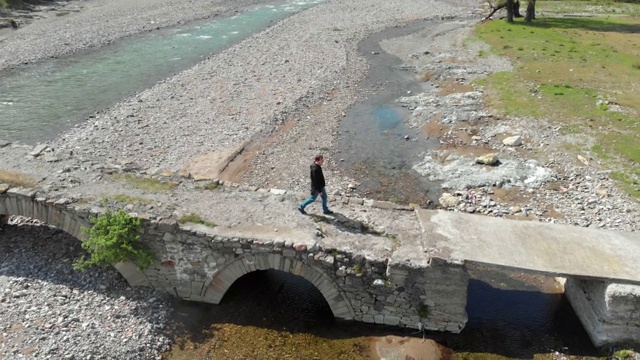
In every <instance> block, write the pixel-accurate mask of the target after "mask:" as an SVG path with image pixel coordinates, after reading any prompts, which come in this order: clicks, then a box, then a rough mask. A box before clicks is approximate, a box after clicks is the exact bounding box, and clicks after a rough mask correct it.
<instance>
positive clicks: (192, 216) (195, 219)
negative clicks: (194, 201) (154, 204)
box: [178, 213, 217, 227]
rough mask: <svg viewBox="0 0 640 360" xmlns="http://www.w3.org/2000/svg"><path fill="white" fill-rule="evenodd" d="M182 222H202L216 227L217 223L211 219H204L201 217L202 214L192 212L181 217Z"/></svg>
mask: <svg viewBox="0 0 640 360" xmlns="http://www.w3.org/2000/svg"><path fill="white" fill-rule="evenodd" d="M178 221H179V222H180V223H183V224H184V223H194V224H202V225H206V226H208V227H216V226H217V225H216V224H215V223H212V222H210V221H207V220H204V219H203V218H202V217H200V215H197V214H194V213H191V214H189V215H185V216H183V217H181V218H180V219H179V220H178Z"/></svg>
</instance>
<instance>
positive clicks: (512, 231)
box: [0, 184, 640, 346]
mask: <svg viewBox="0 0 640 360" xmlns="http://www.w3.org/2000/svg"><path fill="white" fill-rule="evenodd" d="M225 185H230V186H224V187H223V188H226V190H224V189H222V190H216V191H214V192H211V195H208V196H210V197H211V198H212V200H211V201H212V204H217V208H222V209H223V210H222V211H225V210H224V209H225V206H231V205H228V204H227V205H225V201H227V200H228V201H233V204H235V206H237V207H242V206H243V205H242V201H243V200H242V199H245V200H246V201H251V202H256V201H258V200H257V199H258V198H260V199H262V200H260V201H267V200H269V199H272V198H274V199H276V200H274V201H273V202H272V203H270V204H272V205H270V206H272V207H273V208H274V210H273V211H275V213H276V215H277V214H279V211H281V209H288V211H291V210H292V209H294V206H295V201H297V200H298V199H299V196H295V195H293V194H289V195H287V192H286V191H284V190H276V189H270V190H269V189H255V188H242V186H238V184H225ZM221 188H222V187H221ZM243 190H244V191H243ZM287 196H289V197H287ZM302 196H303V195H302ZM264 199H267V200H264ZM340 202H341V203H342V204H350V206H353V209H355V210H354V211H360V212H367V213H368V214H370V215H371V216H373V217H375V218H376V219H378V220H379V221H380V222H384V221H386V222H387V224H388V227H392V226H395V228H394V233H390V232H386V231H380V230H375V229H371V228H370V227H369V226H368V225H367V224H365V223H359V222H358V221H355V220H352V219H350V218H349V217H348V216H344V215H341V214H340V212H337V214H336V216H335V219H330V218H326V217H322V216H312V217H311V218H312V219H313V220H315V222H316V224H315V225H313V227H311V229H312V230H313V231H310V230H309V228H305V227H304V226H300V227H296V226H284V225H283V223H282V222H281V223H278V221H277V220H278V219H273V218H271V221H272V223H269V224H266V223H258V221H256V220H252V217H251V216H250V214H249V211H248V210H247V216H246V217H247V219H248V220H244V219H243V221H245V222H244V223H243V222H242V221H240V222H238V221H237V220H238V219H237V217H236V219H235V220H236V221H235V222H229V223H228V224H226V225H219V226H206V225H202V224H194V223H179V222H178V221H177V219H176V218H175V216H167V217H165V218H162V217H149V216H147V215H145V214H143V213H137V214H135V216H138V217H139V218H141V220H142V225H143V236H142V239H143V242H144V244H145V245H146V246H147V247H148V248H149V249H151V251H152V252H153V253H154V255H155V257H156V260H157V261H156V263H155V264H154V265H153V266H151V267H150V268H148V269H145V270H139V269H138V268H137V267H136V266H135V265H134V264H132V263H120V264H117V265H116V266H115V267H116V268H117V269H118V270H119V271H120V273H121V274H122V275H123V276H124V277H125V278H126V279H127V281H128V282H129V283H130V284H131V285H132V286H151V287H154V288H156V289H159V290H164V291H166V292H168V293H170V294H172V295H174V296H176V297H178V298H181V299H185V300H190V301H199V302H207V303H213V304H217V303H219V302H220V301H221V300H222V298H223V297H224V294H225V293H226V291H227V290H228V289H229V287H230V286H231V285H232V284H233V283H234V282H235V281H236V280H237V279H238V278H240V277H242V276H243V275H245V274H247V273H249V272H252V271H257V270H267V269H274V270H279V271H284V272H287V273H290V274H293V275H296V276H301V277H303V278H305V279H306V280H308V281H309V282H311V283H312V284H313V285H314V286H316V287H317V288H318V289H319V290H320V292H321V293H322V294H323V296H324V298H325V299H326V301H327V303H328V304H329V306H330V307H331V309H332V311H333V314H334V316H335V317H336V318H338V319H346V320H355V321H361V322H367V323H376V324H386V325H394V326H401V327H409V328H422V329H429V330H439V331H450V332H455V333H457V332H460V331H461V330H462V329H463V328H464V326H465V323H466V321H467V314H466V310H465V308H466V304H467V285H468V281H469V275H468V273H467V270H466V266H467V264H483V265H485V266H493V267H496V268H499V269H510V270H518V271H529V272H533V273H539V274H545V275H552V276H562V277H566V278H567V282H566V287H565V293H566V295H567V297H568V299H569V300H570V302H571V303H572V305H573V307H574V310H575V311H576V313H577V314H578V316H579V317H580V319H581V321H582V323H583V324H584V326H585V328H586V330H587V331H588V333H589V334H590V336H591V339H592V340H593V342H594V344H595V345H596V346H602V345H605V344H610V343H615V342H622V341H634V340H637V339H640V286H638V285H640V266H638V265H637V264H638V259H639V258H640V234H637V233H629V232H614V231H604V230H592V229H586V228H578V227H571V226H564V225H553V224H544V223H537V222H527V221H515V220H504V219H498V218H489V217H484V216H478V215H469V214H460V213H453V212H446V211H434V210H424V209H420V208H414V207H408V206H402V205H397V204H393V203H386V202H378V201H372V200H365V199H342V200H340ZM278 204H283V205H278ZM277 206H281V207H279V208H278V207H277ZM212 209H213V205H212ZM247 209H249V207H247ZM103 211H104V209H103V208H99V207H92V206H91V205H88V204H83V202H75V203H73V202H70V201H69V200H68V199H65V198H56V197H47V196H45V195H42V194H40V193H38V192H37V191H35V190H32V189H25V188H11V187H10V186H8V185H1V184H0V214H6V215H23V216H27V217H31V218H36V219H39V220H42V221H44V222H46V223H49V224H51V225H53V226H56V227H57V228H59V229H61V230H63V231H65V232H67V233H69V234H71V235H72V236H74V237H76V238H78V239H80V240H82V239H83V232H82V230H81V229H82V228H83V227H88V226H90V222H89V217H90V216H96V215H99V214H101V213H103ZM212 211H213V210H212ZM218 211H220V210H218ZM232 217H234V216H232ZM297 218H298V219H304V221H307V222H309V221H308V220H307V219H306V217H303V216H301V215H299V214H298V215H297ZM296 221H303V220H296ZM275 223H277V224H276V225H274V224H275ZM331 227H335V228H336V229H333V230H332V228H331Z"/></svg>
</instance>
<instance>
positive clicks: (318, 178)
mask: <svg viewBox="0 0 640 360" xmlns="http://www.w3.org/2000/svg"><path fill="white" fill-rule="evenodd" d="M322 164H324V156H323V155H322V154H320V155H316V157H315V161H314V162H313V164H311V196H310V197H309V198H308V199H307V200H306V201H305V202H303V203H302V204H301V205H300V206H298V211H300V213H302V214H306V213H307V212H306V211H304V208H305V207H307V205H309V204H311V203H312V202H314V201H316V199H317V198H318V195H320V197H321V198H322V213H323V214H325V215H331V214H333V211H331V210H329V207H327V191H326V190H325V188H324V187H325V183H324V175H323V174H322Z"/></svg>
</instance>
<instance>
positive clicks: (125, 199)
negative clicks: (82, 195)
mask: <svg viewBox="0 0 640 360" xmlns="http://www.w3.org/2000/svg"><path fill="white" fill-rule="evenodd" d="M102 200H103V201H108V200H112V201H118V202H122V203H127V204H144V205H148V204H151V203H152V202H153V200H151V199H146V198H143V197H139V196H130V195H125V194H117V195H104V196H103V197H102Z"/></svg>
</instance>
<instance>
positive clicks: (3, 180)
mask: <svg viewBox="0 0 640 360" xmlns="http://www.w3.org/2000/svg"><path fill="white" fill-rule="evenodd" d="M0 184H9V185H12V186H22V187H27V188H32V187H35V186H36V185H37V184H38V182H37V181H36V179H34V178H33V177H31V175H27V174H23V173H19V172H14V171H9V170H2V169H0Z"/></svg>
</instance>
